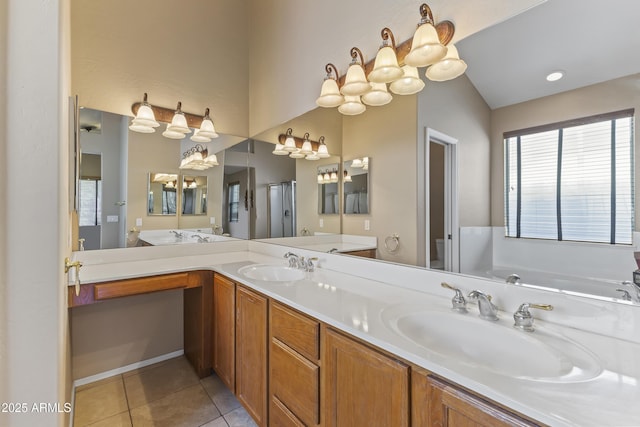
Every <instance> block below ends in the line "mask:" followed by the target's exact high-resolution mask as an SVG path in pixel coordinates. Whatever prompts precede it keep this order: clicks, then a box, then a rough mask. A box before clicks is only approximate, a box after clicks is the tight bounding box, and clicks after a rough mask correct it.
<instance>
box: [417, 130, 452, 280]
mask: <svg viewBox="0 0 640 427" xmlns="http://www.w3.org/2000/svg"><path fill="white" fill-rule="evenodd" d="M431 141H434V142H436V143H439V144H442V145H444V149H445V152H444V163H445V164H444V167H445V172H444V174H445V201H444V203H445V215H444V229H445V239H444V251H445V256H444V261H445V264H444V269H445V271H452V272H460V236H459V212H458V206H459V205H458V140H457V139H456V138H454V137H452V136H449V135H447V134H445V133H442V132H440V131H437V130H435V129H432V128H429V127H425V128H424V139H423V143H422V145H423V150H421V151H423V153H424V156H422V159H421V160H422V168H421V169H422V170H423V171H424V176H423V179H424V181H423V182H422V183H421V184H422V188H423V189H424V207H425V211H424V219H423V221H424V223H423V224H422V226H423V227H424V228H423V230H424V231H423V235H424V241H423V242H421V243H420V245H421V246H422V251H423V252H424V266H425V267H429V265H430V263H431V261H430V259H431V257H430V251H431V245H430V237H431V236H430V227H429V214H428V212H429V207H430V206H429V203H430V202H429V200H430V199H429V196H430V194H429V173H428V167H429V151H430V150H429V144H430V143H431ZM420 187H421V186H418V188H420ZM447 236H450V237H449V238H447ZM421 240H422V239H421ZM422 251H421V252H422Z"/></svg>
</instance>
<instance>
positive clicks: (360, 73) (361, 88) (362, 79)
mask: <svg viewBox="0 0 640 427" xmlns="http://www.w3.org/2000/svg"><path fill="white" fill-rule="evenodd" d="M358 57H359V58H360V61H359V62H358ZM370 89H371V83H369V82H368V81H367V77H366V76H365V74H364V59H363V56H362V52H361V51H360V49H358V48H357V47H352V48H351V64H350V65H349V68H348V69H347V76H346V77H345V80H344V84H343V85H342V87H341V88H340V93H342V94H343V95H345V97H346V96H347V95H348V96H360V95H364V94H365V93H367V92H368V91H369V90H370ZM345 102H347V101H346V99H345ZM343 105H344V104H343Z"/></svg>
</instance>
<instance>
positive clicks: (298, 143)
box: [278, 133, 320, 151]
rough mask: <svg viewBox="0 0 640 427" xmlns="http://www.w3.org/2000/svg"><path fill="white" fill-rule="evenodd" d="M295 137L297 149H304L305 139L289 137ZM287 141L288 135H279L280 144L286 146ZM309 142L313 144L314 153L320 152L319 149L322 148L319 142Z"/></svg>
mask: <svg viewBox="0 0 640 427" xmlns="http://www.w3.org/2000/svg"><path fill="white" fill-rule="evenodd" d="M289 136H292V137H293V140H294V141H295V142H296V147H297V148H302V143H303V142H304V139H303V138H300V137H297V136H294V135H289ZM286 139H287V135H286V134H284V133H281V134H280V135H278V142H280V144H282V145H284V141H285V140H286ZM309 142H310V143H311V147H312V150H313V151H318V147H319V146H320V143H319V142H316V141H312V140H309Z"/></svg>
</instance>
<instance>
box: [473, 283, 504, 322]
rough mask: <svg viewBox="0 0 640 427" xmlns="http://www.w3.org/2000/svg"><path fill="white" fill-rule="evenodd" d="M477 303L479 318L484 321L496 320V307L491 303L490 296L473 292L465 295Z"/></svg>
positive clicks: (476, 291)
mask: <svg viewBox="0 0 640 427" xmlns="http://www.w3.org/2000/svg"><path fill="white" fill-rule="evenodd" d="M467 296H468V297H469V298H473V299H475V300H477V301H478V309H479V310H480V318H481V319H484V320H498V307H496V306H495V304H494V303H492V302H491V295H489V294H485V293H484V292H482V291H479V290H477V289H476V290H474V291H471V292H469V295H467Z"/></svg>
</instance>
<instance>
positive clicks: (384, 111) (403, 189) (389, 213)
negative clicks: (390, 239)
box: [342, 95, 417, 264]
mask: <svg viewBox="0 0 640 427" xmlns="http://www.w3.org/2000/svg"><path fill="white" fill-rule="evenodd" d="M416 111H417V96H416V95H409V96H395V97H394V99H393V101H391V103H390V104H387V105H385V106H383V107H369V108H367V111H366V112H364V113H363V114H361V115H358V116H351V117H349V116H345V117H344V119H343V135H342V140H343V144H342V158H343V160H352V159H354V158H356V157H363V156H369V158H370V162H371V166H370V170H369V185H370V190H369V193H370V203H369V207H370V213H369V214H368V215H343V217H342V232H343V233H345V234H358V235H365V236H376V237H377V239H378V257H379V258H381V259H385V260H389V261H395V262H401V263H406V264H416V262H417V252H416V247H417V232H416V222H417V221H416V218H417V216H416V215H417V214H416V212H417V200H416V192H417V187H416V182H417V174H416V137H417V135H416V129H417V115H416ZM365 220H369V221H370V227H371V229H370V230H369V231H366V230H365V229H364V221H365ZM394 233H398V234H399V235H400V247H399V250H398V251H397V252H395V253H389V252H387V251H386V250H385V249H384V241H385V238H386V237H387V236H390V235H392V234H394Z"/></svg>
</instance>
